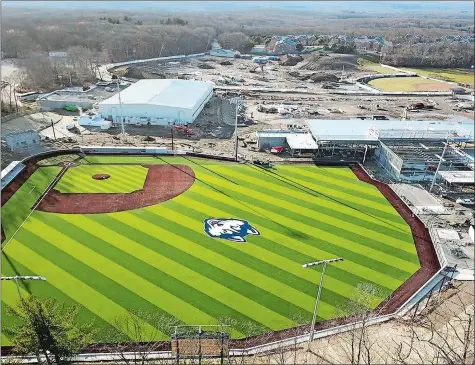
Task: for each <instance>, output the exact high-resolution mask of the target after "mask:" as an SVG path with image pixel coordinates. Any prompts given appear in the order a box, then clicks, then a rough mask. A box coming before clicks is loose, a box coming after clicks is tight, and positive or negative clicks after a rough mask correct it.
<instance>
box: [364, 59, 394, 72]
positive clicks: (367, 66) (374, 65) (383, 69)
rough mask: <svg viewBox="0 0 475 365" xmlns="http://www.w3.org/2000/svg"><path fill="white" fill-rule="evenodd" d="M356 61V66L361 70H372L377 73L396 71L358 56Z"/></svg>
mask: <svg viewBox="0 0 475 365" xmlns="http://www.w3.org/2000/svg"><path fill="white" fill-rule="evenodd" d="M357 63H358V68H359V69H360V70H362V71H372V72H376V73H379V74H393V73H397V71H394V70H392V69H390V68H388V67H383V66H381V65H380V64H379V63H376V62H371V61H369V60H367V59H364V58H358V61H357Z"/></svg>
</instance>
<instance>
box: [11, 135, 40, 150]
mask: <svg viewBox="0 0 475 365" xmlns="http://www.w3.org/2000/svg"><path fill="white" fill-rule="evenodd" d="M3 138H5V141H6V142H7V145H8V147H10V148H11V149H12V150H14V149H16V148H25V147H29V146H34V145H39V144H40V135H39V134H38V133H37V132H35V131H25V132H23V133H11V134H6V135H4V136H3Z"/></svg>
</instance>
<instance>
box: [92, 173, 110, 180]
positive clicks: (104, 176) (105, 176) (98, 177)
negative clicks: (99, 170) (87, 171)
mask: <svg viewBox="0 0 475 365" xmlns="http://www.w3.org/2000/svg"><path fill="white" fill-rule="evenodd" d="M110 177H111V176H110V175H109V174H95V175H92V178H93V179H94V180H105V179H108V178H110Z"/></svg>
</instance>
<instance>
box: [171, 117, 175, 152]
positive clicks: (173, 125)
mask: <svg viewBox="0 0 475 365" xmlns="http://www.w3.org/2000/svg"><path fill="white" fill-rule="evenodd" d="M174 129H175V122H173V124H172V152H173V151H175V146H174V144H173V130H174Z"/></svg>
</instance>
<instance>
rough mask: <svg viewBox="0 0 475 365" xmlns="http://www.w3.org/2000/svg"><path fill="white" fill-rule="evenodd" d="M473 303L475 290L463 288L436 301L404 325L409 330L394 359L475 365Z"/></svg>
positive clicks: (445, 294)
mask: <svg viewBox="0 0 475 365" xmlns="http://www.w3.org/2000/svg"><path fill="white" fill-rule="evenodd" d="M450 291H452V293H450ZM444 296H445V297H446V298H444ZM447 297H448V298H447ZM473 303H474V295H473V291H472V292H467V291H461V290H459V288H454V289H449V290H448V293H442V295H439V296H436V297H435V298H432V300H431V302H430V303H429V304H428V305H427V306H426V307H425V308H424V309H423V310H422V311H421V312H420V313H419V314H418V316H416V317H415V318H410V319H407V320H405V321H404V322H403V323H404V324H405V325H406V326H407V330H406V334H405V335H404V336H403V338H402V339H401V341H400V342H399V343H397V342H396V343H395V345H396V352H395V355H394V360H395V361H397V362H399V363H402V364H408V363H415V362H417V363H421V364H470V363H473V356H474V304H473Z"/></svg>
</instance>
